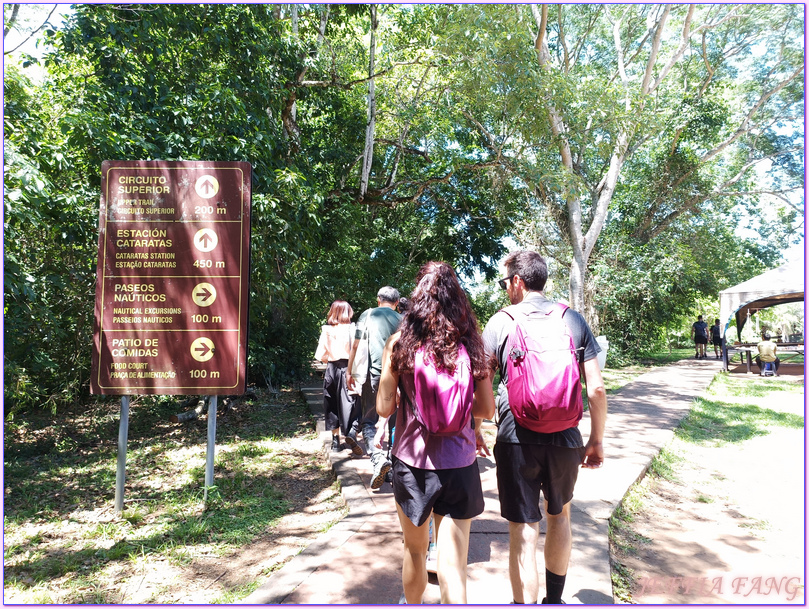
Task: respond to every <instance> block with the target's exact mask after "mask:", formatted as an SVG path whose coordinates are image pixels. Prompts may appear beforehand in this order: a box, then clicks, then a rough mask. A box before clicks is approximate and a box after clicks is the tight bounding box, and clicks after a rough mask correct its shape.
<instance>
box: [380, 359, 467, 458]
mask: <svg viewBox="0 0 809 609" xmlns="http://www.w3.org/2000/svg"><path fill="white" fill-rule="evenodd" d="M399 386H400V389H402V390H403V391H406V392H407V396H408V398H409V399H410V403H408V402H407V399H406V398H405V397H404V396H402V399H401V401H400V403H399V408H398V409H397V411H396V434H395V437H394V441H393V456H394V457H396V458H397V459H401V460H402V461H404V462H405V463H407V464H408V465H410V466H411V467H416V468H418V469H430V470H437V469H456V468H459V467H467V466H469V465H472V463H474V462H475V458H476V454H475V453H476V448H475V430H474V429H472V421H471V417H470V421H469V426H468V427H464V430H463V431H462V432H461V433H459V434H458V435H455V436H435V435H432V434H430V433H429V432H428V431H427V430H426V429H425V428H424V426H422V425H421V423H419V422H418V420H417V419H416V417H415V415H414V414H413V409H412V407H411V404H413V400H414V399H415V398H414V395H415V393H416V386H415V383H414V380H413V374H412V373H410V374H402V375H401V376H399Z"/></svg>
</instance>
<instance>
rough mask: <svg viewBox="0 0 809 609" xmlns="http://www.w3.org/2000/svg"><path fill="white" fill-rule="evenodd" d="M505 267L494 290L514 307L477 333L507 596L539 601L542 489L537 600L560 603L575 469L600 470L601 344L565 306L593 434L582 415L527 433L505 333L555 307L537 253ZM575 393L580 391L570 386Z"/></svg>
mask: <svg viewBox="0 0 809 609" xmlns="http://www.w3.org/2000/svg"><path fill="white" fill-rule="evenodd" d="M503 265H504V266H505V278H504V279H501V280H500V287H501V288H503V289H504V290H506V292H507V293H508V297H509V300H510V301H511V303H512V305H513V306H511V307H507V308H506V309H504V310H502V311H499V312H497V313H496V314H495V315H493V316H492V318H491V319H490V320H489V322H488V323H487V324H486V329H485V330H484V332H483V342H484V345H485V347H486V349H487V351H489V352H490V353H493V354H494V355H495V356H496V358H497V364H498V367H499V369H500V375H501V379H502V380H501V384H500V388H499V391H498V395H497V411H498V416H499V423H498V430H497V442H496V443H495V447H494V456H495V460H496V462H497V488H498V492H499V495H500V513H501V515H502V516H503V517H504V518H505V519H506V520H508V521H509V575H510V580H511V589H512V593H513V595H514V596H513V601H514V602H515V603H526V604H531V603H536V602H537V599H538V598H539V572H538V569H537V560H536V548H537V542H538V540H539V521H540V520H541V519H542V514H541V512H540V508H539V492H540V490H541V491H542V494H543V497H544V511H545V514H546V516H547V521H548V526H547V534H546V536H545V548H544V556H545V597H544V598H543V599H542V603H543V604H560V603H562V602H563V601H562V592H563V590H564V586H565V577H566V575H567V567H568V562H569V559H570V551H571V547H572V532H571V525H570V507H571V500H572V498H573V487H574V486H575V484H576V479H577V477H578V470H579V467H586V468H598V467H601V465H602V463H603V461H604V450H603V446H602V442H603V438H604V427H605V423H606V417H607V394H606V391H605V390H604V382H603V380H602V378H601V370H600V368H599V367H598V361H597V359H596V355H597V354H598V352H599V351H600V350H601V349H600V348H599V346H598V344H597V343H596V341H595V338H594V337H593V333H592V332H591V330H590V328H589V327H588V325H587V323H586V322H585V321H584V318H583V317H582V316H581V315H580V314H579V313H577V312H576V311H573V310H572V309H567V310H565V311H564V314H563V316H562V321H563V322H564V324H565V325H566V328H567V332H568V333H569V335H570V336H571V337H572V341H573V346H574V348H575V349H576V354H577V355H576V358H577V360H578V368H579V370H580V371H581V372H583V374H582V376H583V378H584V379H585V383H586V385H587V398H588V404H589V410H590V419H591V431H590V437H589V439H588V441H587V444H586V445H585V444H584V442H583V439H582V436H581V433H580V432H579V428H578V418H580V416H581V415H580V414H579V415H578V418H576V419H575V421H574V422H573V423H571V424H570V427H567V428H565V429H562V430H561V431H553V432H551V433H540V432H537V431H533V430H531V429H528V428H527V427H525V426H523V425H521V424H520V423H518V422H517V420H516V419H515V417H514V414H513V412H512V410H511V407H510V405H509V395H508V389H507V387H508V381H509V379H508V365H507V364H508V358H509V355H510V353H508V352H507V351H508V349H507V344H508V343H509V337H510V335H511V334H512V333H514V332H515V329H516V327H517V319H520V318H521V317H522V316H524V315H525V314H526V313H533V312H540V313H548V312H550V311H551V310H552V309H553V308H554V307H558V305H556V304H555V303H553V302H551V301H549V300H547V299H546V298H545V296H544V294H543V292H542V291H543V290H544V288H545V282H546V281H547V278H548V269H547V266H546V264H545V260H544V259H543V258H542V256H540V255H539V254H538V253H536V252H531V251H519V252H514V253H512V254H510V255H509V256H507V257H506V259H505V261H504V263H503ZM529 336H530V334H529ZM512 351H513V349H512ZM562 353H564V354H565V355H560V357H570V358H571V359H570V360H568V361H569V362H570V364H569V365H570V366H575V364H574V363H573V361H572V357H573V356H572V355H571V354H570V352H569V351H568V350H565V351H563V352H562ZM518 355H519V354H518ZM512 357H513V355H512ZM576 391H580V389H579V388H578V387H576ZM574 418H575V417H574Z"/></svg>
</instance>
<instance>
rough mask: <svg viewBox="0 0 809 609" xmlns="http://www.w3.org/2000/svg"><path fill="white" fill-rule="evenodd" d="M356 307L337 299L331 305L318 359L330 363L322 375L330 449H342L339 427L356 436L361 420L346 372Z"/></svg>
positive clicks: (319, 347) (335, 450)
mask: <svg viewBox="0 0 809 609" xmlns="http://www.w3.org/2000/svg"><path fill="white" fill-rule="evenodd" d="M353 315H354V310H353V309H352V308H351V305H350V304H348V303H347V302H346V301H344V300H335V301H334V302H333V303H331V307H330V308H329V315H328V318H327V320H326V325H325V326H323V328H322V330H321V332H320V339H319V340H318V343H317V350H316V352H315V359H316V360H318V361H321V362H323V363H324V364H327V366H326V372H325V374H324V375H323V410H324V411H325V417H326V429H330V430H331V450H332V452H337V451H339V450H340V429H342V430H343V434H344V435H346V436H348V434H350V433H354V434H355V435H356V429H357V423H358V421H359V416H360V412H359V405H358V404H357V399H356V397H355V396H352V395H351V394H349V393H348V384H347V380H346V376H347V374H346V371H347V369H348V356H349V352H350V347H351V342H352V340H353V339H352V336H353V334H354V324H352V323H351V317H352V316H353Z"/></svg>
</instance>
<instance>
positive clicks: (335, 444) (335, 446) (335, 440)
mask: <svg viewBox="0 0 809 609" xmlns="http://www.w3.org/2000/svg"><path fill="white" fill-rule="evenodd" d="M331 452H333V453H336V452H340V436H332V437H331Z"/></svg>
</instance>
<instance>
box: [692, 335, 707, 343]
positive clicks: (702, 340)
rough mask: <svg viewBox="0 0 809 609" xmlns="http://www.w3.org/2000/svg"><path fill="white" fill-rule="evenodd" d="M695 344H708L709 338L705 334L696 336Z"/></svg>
mask: <svg viewBox="0 0 809 609" xmlns="http://www.w3.org/2000/svg"><path fill="white" fill-rule="evenodd" d="M694 344H697V345H707V344H708V339H707V338H706V337H705V336H695V337H694Z"/></svg>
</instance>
